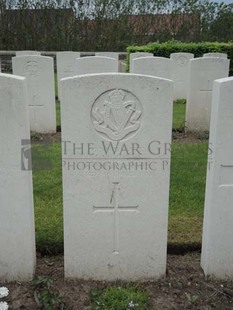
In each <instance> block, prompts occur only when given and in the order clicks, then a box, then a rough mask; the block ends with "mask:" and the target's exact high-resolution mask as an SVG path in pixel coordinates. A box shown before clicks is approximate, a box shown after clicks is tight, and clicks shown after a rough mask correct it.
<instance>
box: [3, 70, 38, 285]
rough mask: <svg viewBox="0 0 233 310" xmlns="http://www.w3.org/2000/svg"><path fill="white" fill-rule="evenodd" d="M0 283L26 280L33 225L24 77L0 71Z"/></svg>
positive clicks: (33, 256)
mask: <svg viewBox="0 0 233 310" xmlns="http://www.w3.org/2000/svg"><path fill="white" fill-rule="evenodd" d="M0 130H1V136H0V208H1V211H0V282H4V281H29V280H31V279H32V277H33V274H34V270H35V261H36V250H35V228H34V209H33V189H32V172H31V171H30V169H31V167H30V164H31V151H30V129H29V118H28V107H27V89H26V79H25V78H22V77H17V76H14V75H8V74H0Z"/></svg>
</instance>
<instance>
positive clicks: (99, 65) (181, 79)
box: [13, 51, 230, 133]
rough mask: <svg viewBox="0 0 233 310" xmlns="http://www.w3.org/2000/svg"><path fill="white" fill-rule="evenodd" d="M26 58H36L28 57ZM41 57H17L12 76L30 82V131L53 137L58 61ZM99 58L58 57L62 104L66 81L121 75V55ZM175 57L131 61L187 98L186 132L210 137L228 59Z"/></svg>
mask: <svg viewBox="0 0 233 310" xmlns="http://www.w3.org/2000/svg"><path fill="white" fill-rule="evenodd" d="M26 54H30V55H31V56H28V55H27V56H25V55H26ZM33 54H35V55H36V56H35V55H33ZM39 54H40V53H39V52H34V51H24V52H17V53H16V57H15V58H13V73H14V74H15V75H19V76H24V77H26V78H27V80H28V95H29V107H30V125H31V130H32V131H36V132H40V133H51V132H56V110H55V100H54V95H53V94H54V76H53V75H54V73H53V60H52V58H49V57H44V56H39ZM23 55H24V56H23ZM96 55H97V56H94V57H84V58H80V53H79V52H58V53H57V75H58V94H59V98H61V92H60V80H61V79H62V78H66V77H71V76H74V75H82V74H91V73H104V72H118V53H107V52H106V53H96ZM103 55H105V56H103ZM106 56H108V57H106ZM110 56H111V57H110ZM170 57H171V59H168V58H164V57H153V55H152V54H150V53H133V54H131V55H130V68H131V73H136V74H145V75H150V76H158V77H161V78H167V79H170V80H173V81H174V97H173V98H174V99H177V98H187V108H186V130H187V131H208V130H209V126H210V114H211V99H212V85H213V81H214V80H216V79H219V78H224V77H228V75H229V66H230V61H229V60H228V59H227V55H226V54H221V53H209V54H204V57H203V58H196V59H193V57H194V55H193V54H189V53H174V54H171V56H170Z"/></svg>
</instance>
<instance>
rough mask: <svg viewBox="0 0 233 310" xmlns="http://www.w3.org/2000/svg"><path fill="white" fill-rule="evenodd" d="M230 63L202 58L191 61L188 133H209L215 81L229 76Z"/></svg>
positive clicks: (187, 116)
mask: <svg viewBox="0 0 233 310" xmlns="http://www.w3.org/2000/svg"><path fill="white" fill-rule="evenodd" d="M229 65H230V61H229V60H228V59H223V58H215V57H212V58H211V57H206V58H204V57H202V58H195V59H191V60H190V65H189V77H188V92H187V105H186V128H187V131H209V127H210V114H211V100H212V87H213V81H214V80H216V79H220V78H224V77H227V76H228V75H229Z"/></svg>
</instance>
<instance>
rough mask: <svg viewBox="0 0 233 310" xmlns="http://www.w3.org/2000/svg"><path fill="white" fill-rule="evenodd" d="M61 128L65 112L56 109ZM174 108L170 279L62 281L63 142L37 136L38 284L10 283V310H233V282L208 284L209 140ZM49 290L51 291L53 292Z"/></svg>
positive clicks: (54, 137) (182, 109)
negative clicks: (204, 265) (204, 266)
mask: <svg viewBox="0 0 233 310" xmlns="http://www.w3.org/2000/svg"><path fill="white" fill-rule="evenodd" d="M57 115H58V118H57V127H58V129H59V128H60V117H59V115H60V105H59V103H57ZM184 119H185V102H184V101H182V100H179V101H177V102H176V103H175V104H174V118H173V142H172V148H171V154H172V156H171V182H170V183H171V186H170V203H169V234H168V253H169V254H168V264H167V276H166V278H165V279H161V280H158V281H153V280H152V281H147V282H144V283H124V282H114V283H108V282H105V281H102V282H97V281H81V280H80V281H71V280H69V281H68V280H66V281H65V280H64V265H63V256H62V253H63V214H62V213H63V210H62V168H61V167H62V160H61V135H60V132H58V133H57V134H53V135H39V134H35V133H33V134H32V144H33V146H32V157H33V186H34V205H35V221H36V245H37V270H36V275H37V278H35V279H34V281H33V282H31V283H11V284H7V285H6V286H7V287H8V288H9V290H10V294H9V297H8V298H7V299H6V301H8V302H9V305H10V309H48V310H49V309H76V310H88V309H90V310H91V309H100V310H101V309H102V310H121V309H130V308H134V309H140V310H143V309H149V310H153V309H155V310H160V309H163V310H166V309H203V310H208V309H218V310H221V309H222V310H223V309H233V282H231V281H228V282H227V281H226V282H223V281H221V282H219V281H214V280H208V281H206V280H205V278H204V275H203V273H202V270H201V268H200V249H201V235H202V221H203V208H204V195H205V177H206V167H207V153H208V136H207V135H206V134H205V133H203V134H201V135H193V134H185V133H184ZM50 285H51V286H50Z"/></svg>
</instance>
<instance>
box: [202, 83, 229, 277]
mask: <svg viewBox="0 0 233 310" xmlns="http://www.w3.org/2000/svg"><path fill="white" fill-rule="evenodd" d="M232 103H233V77H231V78H225V79H220V80H217V81H215V82H214V88H213V102H212V107H213V108H212V114H211V126H210V150H211V151H210V152H209V170H208V171H207V182H206V198H205V216H204V229H203V243H202V258H201V265H202V268H203V269H204V272H205V275H206V276H214V277H217V278H219V279H226V278H231V279H233V237H232V236H233V225H232V219H233V208H232V202H233V152H232V150H233V139H232V137H233V104H232Z"/></svg>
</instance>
